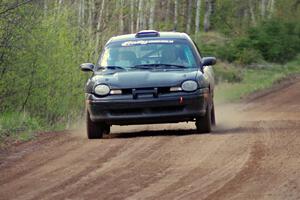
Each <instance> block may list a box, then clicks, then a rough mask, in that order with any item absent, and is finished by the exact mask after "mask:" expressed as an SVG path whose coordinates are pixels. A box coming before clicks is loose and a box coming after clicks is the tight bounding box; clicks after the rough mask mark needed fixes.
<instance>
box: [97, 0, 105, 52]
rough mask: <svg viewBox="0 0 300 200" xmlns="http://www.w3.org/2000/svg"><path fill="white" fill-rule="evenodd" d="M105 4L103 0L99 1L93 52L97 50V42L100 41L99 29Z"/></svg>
mask: <svg viewBox="0 0 300 200" xmlns="http://www.w3.org/2000/svg"><path fill="white" fill-rule="evenodd" d="M104 6H105V0H102V2H101V8H100V12H99V16H98V22H97V29H96V46H95V54H97V53H98V51H99V42H100V30H101V23H102V16H103V11H104Z"/></svg>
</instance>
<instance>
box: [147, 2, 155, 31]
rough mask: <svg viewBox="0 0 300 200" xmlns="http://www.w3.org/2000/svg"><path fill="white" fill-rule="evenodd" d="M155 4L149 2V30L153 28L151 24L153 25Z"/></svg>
mask: <svg viewBox="0 0 300 200" xmlns="http://www.w3.org/2000/svg"><path fill="white" fill-rule="evenodd" d="M155 3H156V0H151V1H150V16H149V29H153V28H154V25H153V23H154V11H155Z"/></svg>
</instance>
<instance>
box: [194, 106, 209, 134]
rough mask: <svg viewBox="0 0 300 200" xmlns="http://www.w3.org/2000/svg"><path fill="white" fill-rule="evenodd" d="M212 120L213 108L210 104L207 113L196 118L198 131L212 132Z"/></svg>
mask: <svg viewBox="0 0 300 200" xmlns="http://www.w3.org/2000/svg"><path fill="white" fill-rule="evenodd" d="M211 121H212V120H211V109H210V106H209V105H207V107H206V112H205V115H204V116H201V117H197V118H196V127H197V131H198V132H199V133H210V132H211V126H212V123H211Z"/></svg>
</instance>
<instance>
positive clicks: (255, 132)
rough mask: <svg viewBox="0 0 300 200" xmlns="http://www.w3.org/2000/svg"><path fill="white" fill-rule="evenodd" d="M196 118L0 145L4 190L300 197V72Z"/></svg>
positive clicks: (0, 192)
mask: <svg viewBox="0 0 300 200" xmlns="http://www.w3.org/2000/svg"><path fill="white" fill-rule="evenodd" d="M217 108H218V110H217V117H218V118H217V120H218V126H217V127H216V128H215V129H214V131H213V133H211V134H203V135H200V134H197V132H196V131H195V127H194V124H193V123H188V124H187V123H180V124H168V125H147V126H129V127H113V129H112V132H113V134H112V135H109V136H107V137H106V138H105V139H103V140H87V139H86V138H85V133H84V131H81V130H79V131H74V132H64V133H51V134H44V135H42V136H41V137H40V138H39V139H38V140H36V141H31V142H27V143H24V144H21V145H18V146H14V147H12V148H9V149H8V150H2V151H1V152H0V199H21V200H26V199H106V200H107V199H272V200H273V199H300V135H299V134H300V78H299V77H298V78H297V77H296V78H295V79H294V80H293V81H292V82H291V83H290V84H288V85H285V87H284V88H280V89H278V90H273V91H272V92H269V93H267V94H264V95H261V96H259V97H256V98H254V99H252V100H249V101H247V102H246V103H244V104H235V105H220V106H218V107H217Z"/></svg>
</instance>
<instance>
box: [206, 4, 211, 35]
mask: <svg viewBox="0 0 300 200" xmlns="http://www.w3.org/2000/svg"><path fill="white" fill-rule="evenodd" d="M211 13H212V0H205V14H204V31H205V32H207V31H209V29H210V15H211Z"/></svg>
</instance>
